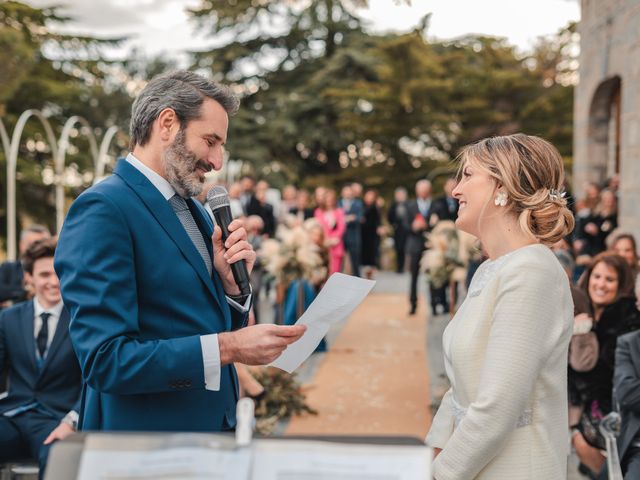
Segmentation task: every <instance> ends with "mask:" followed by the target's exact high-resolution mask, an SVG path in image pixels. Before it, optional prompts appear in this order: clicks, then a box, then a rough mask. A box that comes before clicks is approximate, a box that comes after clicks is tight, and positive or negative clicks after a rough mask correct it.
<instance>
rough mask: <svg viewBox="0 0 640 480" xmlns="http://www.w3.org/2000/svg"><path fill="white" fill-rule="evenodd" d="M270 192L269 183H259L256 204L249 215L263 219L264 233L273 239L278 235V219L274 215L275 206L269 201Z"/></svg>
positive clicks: (262, 181)
mask: <svg viewBox="0 0 640 480" xmlns="http://www.w3.org/2000/svg"><path fill="white" fill-rule="evenodd" d="M268 190H269V184H268V183H267V182H265V181H264V180H261V181H260V182H258V184H257V185H256V193H255V195H254V198H255V199H256V203H252V204H251V207H250V213H249V215H250V216H251V215H258V216H259V217H260V218H262V222H263V223H264V227H263V229H262V233H263V234H264V235H266V236H267V237H269V238H272V237H273V236H274V235H275V233H276V217H275V215H274V213H273V205H271V204H270V203H269V202H268V201H267V192H268Z"/></svg>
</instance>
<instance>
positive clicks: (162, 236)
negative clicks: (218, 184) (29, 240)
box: [55, 71, 304, 431]
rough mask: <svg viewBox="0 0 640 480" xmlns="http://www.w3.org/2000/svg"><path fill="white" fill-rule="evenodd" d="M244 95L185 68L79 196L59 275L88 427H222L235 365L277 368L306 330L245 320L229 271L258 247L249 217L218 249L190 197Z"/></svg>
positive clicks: (147, 103) (164, 84)
mask: <svg viewBox="0 0 640 480" xmlns="http://www.w3.org/2000/svg"><path fill="white" fill-rule="evenodd" d="M237 106H238V101H237V99H236V98H235V97H234V96H233V95H232V94H231V93H230V91H229V90H228V89H227V88H226V87H224V86H222V85H219V84H215V83H213V82H210V81H209V80H207V79H205V78H203V77H201V76H199V75H196V74H194V73H191V72H186V71H178V72H174V73H171V74H167V75H162V76H159V77H156V78H154V79H152V80H151V81H150V82H149V83H148V84H147V86H146V87H145V88H144V89H143V91H142V92H141V93H140V95H139V96H138V98H136V100H135V102H134V104H133V108H132V115H131V125H130V134H131V146H132V152H131V153H130V154H129V155H128V157H127V158H126V159H125V160H121V161H120V162H118V164H117V165H116V168H115V171H114V174H113V175H111V176H110V177H109V178H108V179H106V180H104V181H102V182H100V183H98V184H97V185H95V186H94V187H92V188H90V189H88V190H87V191H86V192H84V193H83V194H82V195H80V196H79V197H78V198H77V199H76V201H75V202H74V203H73V205H72V206H71V209H70V210H69V213H68V215H67V218H66V220H65V224H64V227H63V229H62V232H61V234H60V241H59V246H58V251H57V252H56V263H55V267H56V271H57V272H58V274H59V276H60V281H61V286H62V296H63V298H64V301H65V305H67V307H68V308H69V311H70V312H71V325H70V334H71V341H72V343H73V346H74V349H75V351H76V354H77V355H78V358H79V360H80V367H81V369H82V375H83V378H84V380H85V387H84V389H83V393H82V406H81V415H80V416H81V419H80V428H82V429H87V430H146V431H150V430H160V431H177V430H182V431H222V430H230V429H233V428H234V427H235V423H236V421H235V405H236V401H237V399H238V384H237V377H236V374H235V370H234V368H233V362H239V363H245V364H252V365H258V364H267V363H269V362H271V361H273V360H274V359H275V358H277V357H278V356H279V355H280V353H281V352H282V351H283V350H284V349H285V348H286V346H287V345H288V344H290V343H292V342H293V341H295V340H297V339H298V338H299V337H300V336H301V335H302V333H303V332H304V327H301V326H276V325H253V326H249V327H246V328H239V329H236V330H233V331H232V325H235V326H238V325H240V326H242V325H244V323H245V321H246V318H247V312H248V309H249V307H250V305H251V298H250V296H249V297H248V298H242V296H241V295H240V290H239V288H238V287H237V285H236V283H235V282H234V280H233V276H232V274H231V269H230V264H231V263H234V262H236V261H239V260H244V261H245V262H246V264H247V270H248V271H249V272H251V269H252V267H253V263H254V261H255V258H256V255H255V252H254V251H253V250H252V249H251V246H250V244H249V243H248V242H247V233H246V231H245V229H244V228H243V226H242V222H241V221H239V220H236V221H234V222H232V223H231V224H230V225H229V230H230V231H231V234H230V236H229V238H228V239H227V240H226V242H224V244H223V242H222V239H221V232H220V227H218V226H216V227H215V230H214V229H213V227H212V223H211V219H210V217H209V216H208V215H207V214H206V212H205V210H204V209H203V208H202V206H201V205H200V204H199V203H198V202H197V201H195V202H194V201H193V200H192V197H195V196H197V195H198V194H199V193H200V191H201V190H202V187H203V182H204V178H205V177H204V175H205V173H207V172H209V171H210V170H211V169H215V170H219V169H220V168H221V167H222V161H223V145H224V144H225V142H226V139H227V128H228V115H229V114H231V113H234V112H235V110H236V109H237Z"/></svg>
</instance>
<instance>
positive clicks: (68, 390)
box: [0, 239, 82, 476]
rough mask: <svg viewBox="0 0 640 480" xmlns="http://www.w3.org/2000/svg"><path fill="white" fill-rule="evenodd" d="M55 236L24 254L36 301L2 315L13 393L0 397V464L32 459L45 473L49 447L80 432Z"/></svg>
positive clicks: (0, 332) (0, 364)
mask: <svg viewBox="0 0 640 480" xmlns="http://www.w3.org/2000/svg"><path fill="white" fill-rule="evenodd" d="M55 248H56V244H55V241H54V240H51V239H45V240H40V241H37V242H35V243H34V244H32V245H31V246H30V247H29V249H28V250H27V251H26V252H25V254H24V255H23V265H24V275H25V279H26V280H27V282H28V283H30V284H31V285H32V286H33V289H34V290H35V297H34V299H33V300H29V301H26V302H22V303H19V304H17V305H15V306H13V307H11V308H9V309H7V310H4V311H2V313H0V369H7V371H8V373H9V391H8V394H7V396H6V397H5V398H3V399H2V400H0V463H2V462H7V461H16V460H24V459H27V458H32V459H34V460H37V461H39V463H40V475H41V476H42V474H43V472H44V467H45V464H46V461H47V455H48V451H49V445H50V444H51V443H52V442H53V441H54V440H60V439H63V438H65V437H67V436H68V435H70V434H71V433H73V431H74V430H75V424H76V422H77V419H78V413H77V412H78V410H79V408H80V407H79V399H80V387H81V384H82V379H81V376H80V367H79V365H78V360H77V358H76V356H75V353H74V352H73V348H72V346H71V341H70V340H69V332H68V327H69V313H68V312H67V310H66V309H65V308H64V306H63V304H62V299H61V298H60V283H59V282H58V277H57V276H56V272H55V270H54V269H53V255H54V252H55Z"/></svg>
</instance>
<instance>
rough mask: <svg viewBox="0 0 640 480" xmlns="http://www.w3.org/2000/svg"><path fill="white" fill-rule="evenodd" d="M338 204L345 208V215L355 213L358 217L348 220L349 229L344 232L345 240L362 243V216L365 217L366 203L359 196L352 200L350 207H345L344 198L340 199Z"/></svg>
mask: <svg viewBox="0 0 640 480" xmlns="http://www.w3.org/2000/svg"><path fill="white" fill-rule="evenodd" d="M338 206H339V207H340V208H342V209H343V210H344V214H345V215H355V216H356V219H355V220H351V221H349V222H347V229H346V230H345V232H344V240H345V242H346V243H350V244H360V241H361V239H360V235H361V227H362V218H363V217H364V204H363V203H362V200H360V199H359V198H354V199H353V200H352V201H351V205H350V206H349V209H348V210H347V209H345V208H344V202H343V200H342V199H339V200H338Z"/></svg>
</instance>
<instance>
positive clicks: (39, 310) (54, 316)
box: [33, 297, 64, 356]
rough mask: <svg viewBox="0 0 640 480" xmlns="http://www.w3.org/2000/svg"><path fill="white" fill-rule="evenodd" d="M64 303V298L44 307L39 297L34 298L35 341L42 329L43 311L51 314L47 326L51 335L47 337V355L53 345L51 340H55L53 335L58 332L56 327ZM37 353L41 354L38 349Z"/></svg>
mask: <svg viewBox="0 0 640 480" xmlns="http://www.w3.org/2000/svg"><path fill="white" fill-rule="evenodd" d="M63 307H64V305H63V303H62V300H60V301H59V302H58V303H56V304H55V305H54V306H53V307H51V308H44V307H43V306H42V305H40V302H38V298H37V297H36V298H34V299H33V341H34V342H35V341H36V338H38V333H40V329H41V328H42V317H41V316H40V315H42V314H43V313H45V312H46V313H48V314H49V320H48V321H47V327H48V329H49V331H48V333H49V336H48V337H47V350H46V352H45V356H46V354H47V353H48V351H49V347H50V346H51V342H52V341H53V336H54V335H55V334H56V328H57V327H58V320H60V314H61V313H62V309H63ZM36 355H40V354H39V353H38V350H37V349H36Z"/></svg>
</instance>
